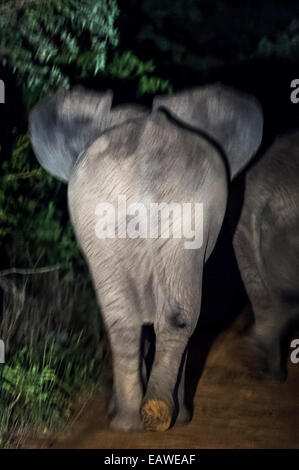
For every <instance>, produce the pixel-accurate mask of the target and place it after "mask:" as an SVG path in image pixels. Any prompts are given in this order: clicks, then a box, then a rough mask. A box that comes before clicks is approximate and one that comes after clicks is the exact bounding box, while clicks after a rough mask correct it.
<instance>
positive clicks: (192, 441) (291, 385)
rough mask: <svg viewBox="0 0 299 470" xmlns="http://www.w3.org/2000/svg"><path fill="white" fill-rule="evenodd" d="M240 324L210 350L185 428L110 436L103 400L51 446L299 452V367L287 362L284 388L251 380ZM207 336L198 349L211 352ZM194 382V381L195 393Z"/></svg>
mask: <svg viewBox="0 0 299 470" xmlns="http://www.w3.org/2000/svg"><path fill="white" fill-rule="evenodd" d="M241 323H242V320H240V318H238V319H237V321H236V322H235V323H234V324H233V325H232V326H231V327H229V328H228V329H227V330H225V331H223V332H222V333H221V334H220V335H219V336H218V337H217V338H216V339H215V341H214V342H213V344H212V345H211V348H210V350H209V352H208V354H207V359H206V361H205V364H204V365H203V367H202V374H201V377H200V380H199V382H198V384H197V387H196V392H195V397H194V414H193V419H192V421H191V423H190V424H188V425H187V426H185V427H173V428H172V429H170V430H168V431H167V432H163V433H162V432H157V433H151V432H145V433H116V432H112V431H110V430H109V428H108V420H107V415H106V403H105V401H104V400H103V398H94V399H92V401H91V402H90V403H89V404H87V406H86V407H85V409H84V410H83V412H82V414H81V417H80V418H79V419H78V420H77V421H76V422H75V424H74V425H73V426H72V427H71V428H70V429H69V430H68V432H67V433H66V434H64V435H62V436H59V437H58V438H57V439H56V440H54V441H52V442H51V443H50V444H49V445H47V447H50V448H52V449H58V448H60V449H61V448H65V449H101V448H103V449H121V448H123V449H138V448H142V449H153V448H156V449H161V448H164V449H167V448H171V449H176V448H192V449H193V448H198V449H203V448H221V449H222V448H252V449H253V448H299V399H298V398H299V364H297V365H295V364H291V363H289V365H288V368H289V375H288V379H287V381H286V382H285V383H283V384H281V383H275V382H271V381H267V380H258V379H254V378H252V377H251V376H250V375H249V373H248V371H247V367H246V366H245V364H244V362H243V358H242V335H240V330H241V327H242V325H241ZM207 336H208V335H207V334H206V332H202V336H201V337H200V335H199V337H198V345H199V344H200V343H201V345H202V344H203V343H204V342H206V346H207V348H206V349H207V350H208V349H209V346H210V341H209V338H208V337H207ZM195 357H196V356H195ZM195 362H196V363H194V364H193V365H192V366H191V376H192V368H193V372H194V371H195V368H196V367H197V368H198V369H200V368H201V365H200V364H198V362H200V361H198V359H197V360H196V361H195ZM195 375H196V374H195ZM197 375H198V374H197ZM191 376H190V377H191ZM189 381H190V383H191V382H192V380H191V379H189ZM196 381H197V379H193V382H194V383H193V386H194V388H195V385H196V383H195V382H196Z"/></svg>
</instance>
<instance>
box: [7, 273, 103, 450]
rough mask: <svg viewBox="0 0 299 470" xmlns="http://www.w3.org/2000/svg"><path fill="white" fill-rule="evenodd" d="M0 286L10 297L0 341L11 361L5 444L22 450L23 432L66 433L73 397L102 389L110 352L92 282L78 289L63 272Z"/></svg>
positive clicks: (79, 283) (78, 284)
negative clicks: (105, 360) (105, 345)
mask: <svg viewBox="0 0 299 470" xmlns="http://www.w3.org/2000/svg"><path fill="white" fill-rule="evenodd" d="M36 276H37V278H36ZM0 281H1V283H0V284H1V286H2V288H4V294H5V295H4V309H3V313H2V322H1V325H0V337H1V338H3V339H4V342H5V345H6V364H4V365H2V366H1V367H0V417H1V419H0V446H1V447H3V446H7V445H8V443H9V442H10V443H11V445H18V444H17V439H18V436H20V434H23V435H24V436H25V437H26V433H28V432H29V433H30V434H32V433H34V434H40V433H43V434H45V433H51V432H53V431H57V430H58V429H60V428H61V427H62V426H63V425H64V424H65V423H66V421H67V420H68V419H69V417H70V415H71V412H72V406H73V402H74V400H75V398H76V397H77V396H81V397H83V396H85V395H89V394H90V393H91V391H92V390H94V389H95V387H97V386H98V385H99V383H100V379H101V376H102V370H103V353H104V348H103V346H102V344H101V342H100V338H101V336H100V323H99V318H98V316H97V315H96V310H97V308H96V303H95V301H94V300H91V299H93V298H92V295H91V286H90V285H89V284H87V283H86V282H85V283H83V282H82V281H81V282H80V281H79V282H78V279H77V283H76V284H74V283H73V282H71V279H70V278H69V276H64V277H61V275H59V273H58V272H57V271H55V272H53V273H45V274H42V275H35V276H33V277H32V278H31V279H30V278H29V277H28V276H27V277H25V278H24V279H22V280H21V281H20V280H19V281H18V280H17V279H15V278H13V280H12V279H10V280H8V279H5V282H4V280H3V279H1V278H0ZM37 290H38V292H39V296H38V295H37ZM78 305H81V306H82V309H83V310H84V312H85V315H84V314H82V312H81V309H80V307H79V308H78Z"/></svg>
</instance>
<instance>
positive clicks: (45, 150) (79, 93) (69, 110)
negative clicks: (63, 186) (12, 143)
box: [29, 87, 112, 182]
mask: <svg viewBox="0 0 299 470" xmlns="http://www.w3.org/2000/svg"><path fill="white" fill-rule="evenodd" d="M111 104H112V92H111V91H110V90H108V91H107V92H105V93H96V92H90V91H86V90H85V89H83V88H81V87H76V88H74V89H73V90H72V91H70V92H66V91H58V92H57V93H56V94H55V95H52V96H51V97H49V98H46V99H44V100H43V101H41V102H40V103H38V104H37V105H36V106H35V107H34V108H33V110H32V111H31V113H30V115H29V128H30V135H31V142H32V146H33V149H34V152H35V154H36V157H37V159H38V161H39V163H40V164H41V166H42V167H43V168H44V169H45V170H46V171H48V172H49V173H50V174H51V175H53V176H55V177H56V178H58V179H60V180H62V181H64V182H67V181H68V180H69V178H70V175H71V172H72V168H73V166H74V164H75V162H76V160H77V158H78V156H79V155H80V153H82V152H83V151H84V150H85V149H86V148H87V147H88V146H89V145H90V144H91V143H92V142H93V141H94V140H95V139H96V138H97V137H98V136H99V132H100V131H101V129H102V126H103V121H104V119H105V116H107V114H108V113H109V111H110V109H111Z"/></svg>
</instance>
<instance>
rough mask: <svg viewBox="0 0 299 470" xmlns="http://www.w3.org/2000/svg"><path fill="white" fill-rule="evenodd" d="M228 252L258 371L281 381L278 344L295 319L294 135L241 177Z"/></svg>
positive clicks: (298, 155)
mask: <svg viewBox="0 0 299 470" xmlns="http://www.w3.org/2000/svg"><path fill="white" fill-rule="evenodd" d="M234 249H235V252H236V256H237V261H238V264H239V267H240V271H241V275H242V278H243V281H244V284H245V287H246V290H247V293H248V296H249V299H250V301H251V304H252V307H253V311H254V318H255V323H254V326H253V329H252V332H251V342H252V345H253V346H254V351H255V352H257V353H258V355H257V357H256V358H258V359H259V363H258V366H259V369H260V372H262V371H263V372H265V373H266V374H269V375H271V376H272V377H274V378H277V379H279V380H283V379H284V378H285V377H286V369H285V367H284V364H283V361H282V355H281V340H282V339H283V337H284V333H286V332H287V330H288V328H289V326H291V325H292V324H293V322H296V320H298V319H299V132H295V133H292V134H288V135H284V136H281V137H278V138H277V139H276V141H275V142H274V143H273V145H272V146H271V147H270V148H269V150H268V151H267V152H266V153H265V154H264V155H263V156H262V157H261V158H260V159H259V160H258V161H257V162H256V163H255V164H254V165H253V166H252V168H250V169H249V171H248V172H247V173H246V181H245V195H244V204H243V208H242V212H241V216H240V220H239V223H238V226H237V229H236V233H235V236H234ZM256 358H255V359H256ZM255 372H257V371H255Z"/></svg>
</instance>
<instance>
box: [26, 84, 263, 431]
mask: <svg viewBox="0 0 299 470" xmlns="http://www.w3.org/2000/svg"><path fill="white" fill-rule="evenodd" d="M112 99H113V95H112V92H111V91H109V90H108V91H106V92H103V93H98V92H94V91H88V90H86V89H84V88H82V87H75V88H73V89H72V90H71V91H67V92H66V91H59V92H57V93H56V94H54V95H53V96H51V97H49V98H46V99H44V100H43V101H41V102H40V103H38V104H37V105H36V106H35V107H34V108H33V110H32V111H31V113H30V116H29V127H30V134H31V141H32V145H33V149H34V152H35V154H36V156H37V159H38V160H39V162H40V164H41V165H42V166H43V167H44V168H45V169H46V170H47V171H48V172H50V173H51V174H52V175H54V176H56V177H57V178H59V179H60V180H63V181H65V182H67V183H68V207H69V213H70V217H71V221H72V225H73V227H74V230H75V234H76V237H77V240H78V243H79V245H80V247H81V249H82V251H83V253H84V256H85V258H86V260H87V263H88V266H89V270H90V273H91V277H92V280H93V284H94V288H95V291H96V295H97V299H98V302H99V305H100V307H101V311H102V314H103V319H104V323H105V325H106V330H107V335H108V338H109V342H110V345H111V351H112V366H113V394H112V398H111V402H110V407H109V412H110V417H111V421H110V426H111V428H112V429H115V430H122V431H129V430H144V429H145V430H149V431H164V430H167V429H168V428H169V427H170V426H171V425H173V424H174V423H175V422H177V423H187V422H189V420H190V413H189V410H188V409H187V407H186V406H185V400H184V374H185V372H184V371H185V363H186V357H187V352H188V344H189V339H190V337H191V335H192V333H193V331H194V329H195V326H196V323H197V320H198V317H199V313H200V307H201V295H202V272H203V266H204V263H205V262H206V261H207V260H208V258H209V256H210V254H211V253H212V251H213V248H214V246H215V243H216V240H217V237H218V234H219V231H220V228H221V225H222V222H223V218H224V214H225V211H226V205H227V197H228V188H229V182H230V180H231V179H233V178H235V176H236V175H238V174H239V173H240V172H241V171H242V170H243V169H244V168H245V166H246V165H247V164H248V162H249V161H250V160H251V158H252V157H253V156H254V155H255V153H256V152H257V149H258V148H259V145H260V143H261V139H262V133H263V113H262V110H261V107H260V105H259V104H258V102H257V101H256V100H255V98H253V97H252V96H249V95H247V94H245V93H242V92H238V91H235V90H233V89H230V88H229V87H226V86H224V85H222V84H221V83H215V84H212V85H206V86H202V87H195V88H191V89H186V90H182V91H180V92H178V93H175V94H173V95H168V96H157V97H155V98H154V100H153V103H152V107H151V109H148V108H144V107H141V106H137V105H134V104H128V105H119V106H112ZM119 195H123V196H126V200H127V201H129V202H130V203H132V204H133V207H137V206H136V204H140V203H142V204H143V207H145V212H143V216H142V217H143V218H144V219H145V217H146V216H147V214H148V210H149V206H150V204H151V203H154V204H155V203H156V204H158V205H159V204H160V203H162V204H164V207H168V205H169V206H171V204H173V203H178V204H179V205H182V204H183V203H185V202H188V203H192V204H195V203H196V202H199V203H200V204H202V207H203V217H202V218H201V221H202V225H200V230H201V232H202V239H201V244H200V247H197V248H196V249H193V248H190V249H187V248H186V247H185V242H184V239H183V237H181V238H179V237H175V236H173V237H171V236H169V237H168V236H166V237H165V236H163V235H165V233H164V232H163V234H162V232H161V233H160V232H159V234H158V237H155V238H151V237H149V236H145V237H142V236H132V237H128V236H123V233H124V232H121V234H120V235H119V231H118V230H119V229H121V230H122V229H123V228H124V223H126V222H132V215H133V216H134V214H133V213H130V214H126V215H125V218H124V219H121V221H116V220H115V217H114V215H115V214H114V215H113V214H111V213H110V208H111V206H112V207H115V206H116V204H117V203H118V197H119ZM99 203H100V204H104V205H105V204H108V206H105V207H106V208H107V207H108V208H107V210H106V212H105V211H104V212H105V214H106V216H107V218H106V219H105V220H106V223H105V224H104V225H105V227H106V228H107V226H109V227H110V229H111V227H112V228H113V227H114V229H115V230H114V232H113V231H112V232H111V233H110V232H109V233H110V235H111V236H108V235H107V236H106V237H105V236H102V237H99V236H97V235H96V233H95V232H96V229H95V227H96V226H97V225H98V223H99V221H98V219H97V214H98V215H99V212H101V211H102V210H103V207H102V206H101V208H100V209H98V207H99V206H98V204H99ZM165 204H166V206H165ZM180 207H181V206H180ZM108 209H109V210H108ZM108 213H109V214H108ZM107 214H108V215H107ZM161 214H162V212H161V213H160V215H159V221H160V222H161ZM171 214H172V219H171V223H170V225H171V226H172V228H174V227H175V223H176V220H177V219H176V217H177V216H176V215H174V212H172V213H171ZM142 217H141V220H140V219H139V223H141V224H142V223H143V222H144V220H143V219H142ZM133 218H134V217H133ZM149 220H151V219H149ZM196 220H197V218H196V216H195V215H194V214H193V213H192V223H193V224H194V223H195V222H196ZM156 221H157V219H156ZM156 223H157V222H156ZM153 224H154V222H153ZM136 225H138V224H136ZM110 229H109V230H110ZM198 230H199V229H198ZM115 233H117V236H115ZM147 233H148V232H147ZM194 233H195V232H194ZM113 235H114V236H113ZM166 235H167V234H166ZM144 325H153V328H154V332H155V355H154V360H153V364H152V368H151V371H150V374H149V377H146V376H145V374H144V373H143V371H144V367H143V365H144V357H143V354H142V344H141V343H142V329H143V327H144Z"/></svg>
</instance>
